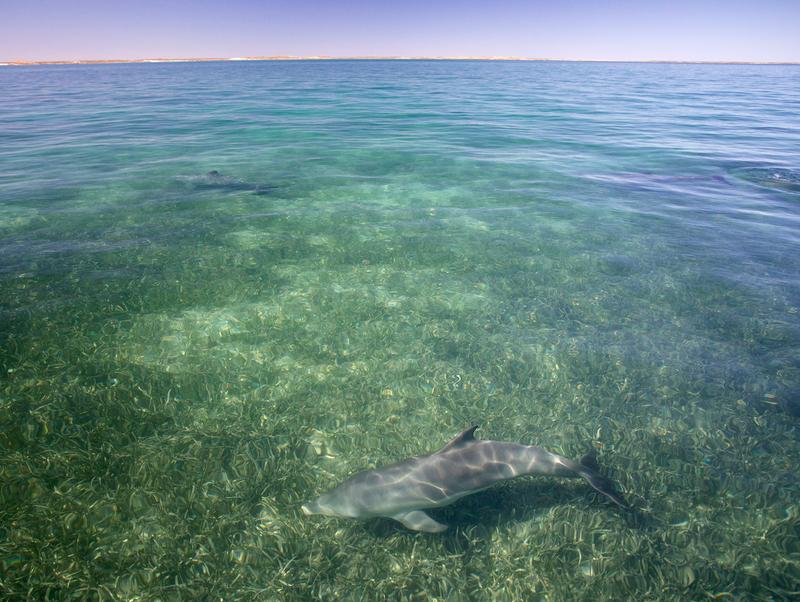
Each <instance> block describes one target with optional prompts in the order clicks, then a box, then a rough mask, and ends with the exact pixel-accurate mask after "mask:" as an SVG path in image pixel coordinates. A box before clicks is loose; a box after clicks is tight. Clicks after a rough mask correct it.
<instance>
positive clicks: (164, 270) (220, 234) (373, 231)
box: [0, 61, 800, 600]
mask: <svg viewBox="0 0 800 602" xmlns="http://www.w3.org/2000/svg"><path fill="white" fill-rule="evenodd" d="M0 89H1V90H2V94H0V341H1V342H2V349H0V368H1V369H2V374H1V375H0V387H1V388H0V414H1V416H0V425H2V430H0V445H2V448H1V450H2V455H3V458H2V463H1V464H0V466H1V467H0V474H2V481H3V482H4V483H5V485H3V486H2V489H0V495H2V499H1V500H0V502H2V505H1V506H0V512H2V517H0V518H1V519H2V520H0V562H2V566H3V568H4V571H3V573H4V576H3V577H2V580H0V588H2V589H1V590H0V591H4V592H5V593H6V594H9V595H14V596H25V595H34V596H35V597H41V596H44V595H45V594H47V593H48V592H50V593H51V595H53V594H56V593H57V594H59V595H67V594H74V595H76V596H82V595H90V596H95V597H99V598H105V599H113V598H115V597H119V598H130V597H135V596H145V597H147V598H155V597H161V598H162V599H171V598H175V599H185V598H188V597H196V596H212V597H221V598H224V599H237V598H247V597H251V596H260V597H263V598H264V599H274V598H276V597H283V598H289V599H292V598H297V599H305V598H309V597H312V598H313V597H316V598H323V599H341V598H348V597H349V598H352V599H383V598H387V599H397V596H398V595H399V596H401V597H403V596H405V597H406V598H408V599H431V598H436V597H438V598H440V599H443V598H447V599H453V600H461V599H470V598H477V599H498V600H500V599H502V600H508V599H533V598H535V597H537V596H538V597H541V599H567V598H568V599H582V598H589V597H591V596H600V597H606V598H609V599H622V598H625V597H629V598H631V599H633V598H638V599H645V598H649V599H654V598H664V599H704V598H705V597H707V596H719V598H717V599H739V598H741V599H744V598H752V597H755V598H758V599H788V598H791V597H792V596H794V595H797V593H798V591H800V542H799V541H798V534H800V518H798V517H800V505H798V502H797V499H798V497H799V496H800V479H799V478H798V475H797V466H798V463H800V442H798V436H797V421H798V419H800V418H799V417H800V151H798V149H800V68H798V67H796V66H742V65H738V66H737V65H724V66H720V65H669V64H601V63H598V64H590V63H540V62H533V63H531V62H449V61H444V62H424V61H421V62H420V61H408V62H384V61H331V62H303V61H301V62H252V63H195V64H192V63H188V64H146V65H139V64H130V65H100V66H54V67H47V66H40V67H28V68H22V67H21V68H3V69H2V70H0ZM473 423H474V424H480V425H481V430H480V431H479V434H480V435H481V436H483V437H485V438H493V439H504V440H513V441H519V442H524V443H535V444H538V445H542V446H544V447H547V448H549V449H553V450H555V451H558V452H560V453H563V454H565V455H568V456H572V457H578V456H580V455H582V454H583V453H584V452H585V451H586V450H587V449H588V448H590V447H595V448H596V449H598V450H599V452H600V456H599V459H600V462H601V463H602V465H603V466H604V467H606V470H607V474H608V475H609V476H611V477H612V478H613V479H614V480H615V481H616V482H617V483H619V487H620V489H621V490H622V491H623V492H624V493H625V496H626V498H627V499H628V500H629V501H630V502H631V503H632V504H633V505H634V506H635V507H636V508H637V510H636V512H635V513H634V514H632V515H624V514H622V513H620V512H619V511H618V510H616V509H615V508H614V507H611V506H609V505H608V504H605V503H604V502H603V501H602V500H600V499H597V498H596V497H595V496H593V495H591V494H590V493H589V492H588V491H587V488H586V487H585V486H583V485H582V484H580V483H575V482H571V481H558V480H552V479H536V480H533V479H531V480H525V481H519V482H515V483H513V484H510V485H508V486H503V487H500V488H497V489H493V490H491V491H489V492H486V493H482V494H478V495H476V496H473V497H471V498H465V499H464V500H463V501H462V502H459V503H458V504H456V505H455V506H453V507H452V508H449V509H448V510H446V511H442V512H441V513H440V514H439V515H438V517H439V518H440V519H441V520H443V521H444V522H447V523H448V524H450V525H451V529H450V530H449V531H448V532H446V533H445V534H444V535H439V536H430V535H415V534H412V533H409V532H407V531H404V530H402V529H401V528H395V527H394V525H393V524H391V523H388V522H381V521H372V522H368V523H358V522H349V521H344V520H337V519H326V518H318V517H312V518H309V517H304V516H302V514H301V513H300V511H299V507H300V504H301V503H302V502H303V501H305V500H307V499H309V498H311V497H313V496H314V495H316V494H317V493H319V492H321V491H323V490H325V489H327V488H329V487H331V486H333V485H335V484H336V483H337V482H338V481H340V480H341V479H342V478H344V477H345V476H347V475H348V474H350V473H352V472H354V471H357V470H360V469H363V468H366V467H368V466H373V465H379V464H383V463H388V462H391V461H394V460H398V459H401V458H404V457H407V456H409V455H413V454H419V453H423V452H426V451H429V450H433V449H436V448H437V447H439V446H441V445H442V444H443V443H444V442H446V441H447V440H448V439H449V438H451V437H452V436H453V435H455V434H456V433H457V432H458V431H460V430H461V429H462V428H464V427H466V426H468V425H470V424H473Z"/></svg>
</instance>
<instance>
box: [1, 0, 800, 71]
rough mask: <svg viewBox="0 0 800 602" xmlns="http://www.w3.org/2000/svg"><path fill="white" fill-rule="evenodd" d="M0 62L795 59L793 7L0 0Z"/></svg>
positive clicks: (570, 1) (768, 0)
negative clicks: (344, 58)
mask: <svg viewBox="0 0 800 602" xmlns="http://www.w3.org/2000/svg"><path fill="white" fill-rule="evenodd" d="M0 15H1V16H2V20H0V60H52V59H98V58H146V57H173V58H175V57H209V56H211V57H235V56H254V55H329V56H353V55H370V56H393V55H415V56H419V55H424V56H465V55H469V56H490V55H514V56H526V57H540V58H562V59H595V60H699V61H775V62H778V61H793V62H798V61H800V41H798V40H800V34H798V31H799V30H800V0H793V1H788V0H763V1H760V2H755V1H749V2H745V1H741V0H729V1H722V0H718V1H710V0H696V1H685V0H675V1H673V2H652V1H647V0H643V1H640V2H634V1H627V0H612V1H610V2H600V1H596V2H590V1H587V0H565V1H549V2H540V1H536V0H528V1H523V0H495V1H491V0H481V1H478V0H441V1H438V2H437V1H436V0H426V1H420V0H411V1H407V2H402V1H400V0H393V1H389V2H383V1H379V0H373V1H366V0H344V1H336V0H330V1H327V2H322V1H319V0H264V1H256V0H228V1H227V2H220V1H216V2H211V1H208V0H172V1H171V0H137V1H135V2H125V3H122V2H117V1H115V0H71V1H69V2H67V1H65V0H24V1H15V0H0Z"/></svg>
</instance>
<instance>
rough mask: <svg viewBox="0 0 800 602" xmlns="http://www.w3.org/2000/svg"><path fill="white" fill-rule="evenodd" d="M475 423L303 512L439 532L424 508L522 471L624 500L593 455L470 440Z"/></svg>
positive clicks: (369, 472) (342, 487)
mask: <svg viewBox="0 0 800 602" xmlns="http://www.w3.org/2000/svg"><path fill="white" fill-rule="evenodd" d="M477 428H478V427H477V426H473V427H470V428H468V429H467V430H465V431H463V432H461V433H460V434H459V435H457V436H456V437H455V438H454V439H453V440H452V441H450V442H449V443H448V444H447V445H445V446H444V447H443V448H442V449H440V450H439V451H437V452H435V453H432V454H428V455H427V456H415V457H413V458H409V459H408V460H404V461H402V462H399V463H397V464H392V465H391V466H385V467H383V468H377V469H375V470H367V471H364V472H360V473H358V474H356V475H353V476H352V477H350V478H349V479H347V480H346V481H344V482H343V483H342V484H340V485H339V486H338V487H336V488H334V489H332V490H330V491H328V492H327V493H323V494H322V495H321V496H319V497H318V498H317V499H315V500H314V501H311V502H308V503H307V504H304V505H303V506H302V510H303V513H304V514H306V515H310V514H323V515H326V516H337V517H341V518H359V519H363V518H373V517H379V516H380V517H386V518H391V519H394V520H396V521H399V522H401V523H402V524H403V525H405V526H406V527H407V528H409V529H411V530H413V531H425V532H428V533H439V532H441V531H444V530H445V529H447V526H446V525H443V524H441V523H439V522H436V521H435V520H433V519H432V518H431V517H430V516H428V515H427V514H426V513H425V512H424V510H426V509H428V508H440V507H442V506H448V505H450V504H452V503H453V502H455V501H456V500H458V499H460V498H462V497H464V496H467V495H472V494H473V493H476V492H478V491H482V490H483V489H487V488H488V487H491V486H492V485H494V484H495V483H499V482H500V481H508V480H509V479H515V478H517V477H521V476H524V475H538V474H541V475H553V476H558V477H583V478H584V479H586V481H587V482H588V483H589V485H591V486H592V487H593V488H594V489H595V490H597V491H598V492H600V493H602V494H603V495H604V496H606V497H607V498H608V499H610V500H611V501H612V502H614V503H615V504H617V505H618V506H620V507H621V508H624V509H628V506H627V505H626V504H625V502H624V500H623V499H622V497H620V495H619V494H618V493H616V492H615V490H614V487H613V485H612V483H611V481H609V480H608V479H605V478H604V477H602V476H600V474H599V473H598V472H597V464H595V463H594V459H593V456H592V455H589V456H587V457H586V458H584V459H583V460H582V461H581V462H575V461H573V460H569V459H567V458H565V457H563V456H560V455H558V454H554V453H553V452H549V451H547V450H546V449H542V448H541V447H535V446H533V445H521V444H519V443H505V442H503V441H489V440H485V441H484V440H479V439H476V438H475V429H477Z"/></svg>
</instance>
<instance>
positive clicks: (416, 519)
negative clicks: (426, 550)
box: [390, 510, 447, 533]
mask: <svg viewBox="0 0 800 602" xmlns="http://www.w3.org/2000/svg"><path fill="white" fill-rule="evenodd" d="M390 518H393V519H394V520H396V521H399V522H401V523H403V525H404V526H405V527H406V528H408V529H411V530H412V531H425V532H426V533H441V532H442V531H444V530H445V529H447V525H443V524H442V523H437V522H436V521H435V520H433V519H432V518H431V517H430V516H428V515H427V514H425V513H424V512H423V511H422V510H414V511H412V512H402V513H400V514H395V515H394V516H392V517H390Z"/></svg>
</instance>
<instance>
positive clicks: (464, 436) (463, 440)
mask: <svg viewBox="0 0 800 602" xmlns="http://www.w3.org/2000/svg"><path fill="white" fill-rule="evenodd" d="M477 428H478V425H477V424H476V425H475V426H471V427H469V428H468V429H467V430H465V431H461V432H460V433H459V434H458V435H456V436H455V437H453V439H452V441H450V443H448V444H447V445H445V446H444V447H443V448H442V449H440V450H439V451H438V452H437V453H439V454H441V453H442V452H446V451H449V450H451V449H453V448H454V447H459V446H461V445H465V444H467V443H469V442H470V441H475V429H477Z"/></svg>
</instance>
